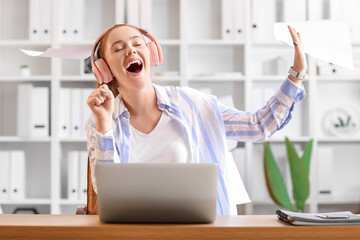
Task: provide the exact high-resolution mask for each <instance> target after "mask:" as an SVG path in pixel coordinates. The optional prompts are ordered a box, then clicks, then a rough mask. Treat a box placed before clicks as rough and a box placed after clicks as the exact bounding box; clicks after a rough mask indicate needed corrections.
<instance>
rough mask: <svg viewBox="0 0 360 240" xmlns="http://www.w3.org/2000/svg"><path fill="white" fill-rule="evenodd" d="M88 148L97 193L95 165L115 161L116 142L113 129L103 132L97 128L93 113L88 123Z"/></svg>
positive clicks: (92, 177)
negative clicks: (100, 162)
mask: <svg viewBox="0 0 360 240" xmlns="http://www.w3.org/2000/svg"><path fill="white" fill-rule="evenodd" d="M86 133H87V139H88V141H87V149H88V152H89V159H90V168H91V179H92V183H93V187H94V191H95V192H96V193H97V187H96V179H95V165H96V163H97V162H98V161H103V162H114V150H115V142H114V135H113V131H112V130H109V131H108V132H107V133H105V134H102V133H100V132H98V131H97V130H96V127H95V116H94V115H93V114H91V116H90V118H89V119H88V121H87V123H86Z"/></svg>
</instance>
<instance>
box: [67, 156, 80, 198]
mask: <svg viewBox="0 0 360 240" xmlns="http://www.w3.org/2000/svg"><path fill="white" fill-rule="evenodd" d="M67 173H68V199H69V200H78V199H79V152H78V151H69V153H68V172H67Z"/></svg>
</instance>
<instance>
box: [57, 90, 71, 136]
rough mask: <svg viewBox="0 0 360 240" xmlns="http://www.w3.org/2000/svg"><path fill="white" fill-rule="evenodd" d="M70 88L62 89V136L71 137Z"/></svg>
mask: <svg viewBox="0 0 360 240" xmlns="http://www.w3.org/2000/svg"><path fill="white" fill-rule="evenodd" d="M70 106H71V105H70V88H61V89H60V129H59V131H60V133H59V135H60V137H62V138H68V137H70V111H71V108H70Z"/></svg>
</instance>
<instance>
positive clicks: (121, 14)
mask: <svg viewBox="0 0 360 240" xmlns="http://www.w3.org/2000/svg"><path fill="white" fill-rule="evenodd" d="M115 4H116V5H115V8H116V9H115V16H116V23H117V24H122V23H125V0H116V2H115Z"/></svg>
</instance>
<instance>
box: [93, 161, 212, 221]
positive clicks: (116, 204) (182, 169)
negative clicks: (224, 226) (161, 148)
mask: <svg viewBox="0 0 360 240" xmlns="http://www.w3.org/2000/svg"><path fill="white" fill-rule="evenodd" d="M95 177H96V181H97V194H98V207H99V217H100V220H101V221H102V222H104V223H116V222H117V223H211V222H213V221H214V220H215V217H216V196H217V166H216V165H215V164H174V163H169V164H166V163H149V164H147V163H144V164H143V163H97V164H96V166H95Z"/></svg>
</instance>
